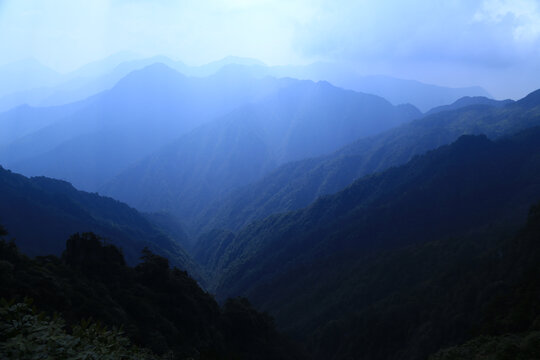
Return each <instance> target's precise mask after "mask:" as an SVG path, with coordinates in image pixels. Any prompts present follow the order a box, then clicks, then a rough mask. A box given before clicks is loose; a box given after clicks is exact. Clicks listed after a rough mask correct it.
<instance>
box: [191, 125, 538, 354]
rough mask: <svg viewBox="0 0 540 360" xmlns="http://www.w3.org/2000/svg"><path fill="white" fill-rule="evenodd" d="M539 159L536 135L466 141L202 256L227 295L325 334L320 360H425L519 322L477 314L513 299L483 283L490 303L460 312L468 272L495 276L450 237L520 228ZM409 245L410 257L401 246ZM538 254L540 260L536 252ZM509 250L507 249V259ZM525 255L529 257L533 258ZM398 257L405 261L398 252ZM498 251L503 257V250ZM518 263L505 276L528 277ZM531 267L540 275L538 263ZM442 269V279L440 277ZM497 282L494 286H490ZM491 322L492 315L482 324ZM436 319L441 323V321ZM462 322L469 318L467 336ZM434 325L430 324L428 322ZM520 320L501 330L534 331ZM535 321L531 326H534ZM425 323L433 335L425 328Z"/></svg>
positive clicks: (298, 330) (304, 330)
mask: <svg viewBox="0 0 540 360" xmlns="http://www.w3.org/2000/svg"><path fill="white" fill-rule="evenodd" d="M538 159H540V129H539V128H534V129H531V130H528V131H525V132H522V133H520V134H518V135H515V136H513V137H511V138H507V139H501V140H499V141H497V142H492V141H490V140H488V139H487V138H486V137H485V136H464V137H461V138H460V139H459V140H458V141H456V142H455V143H453V144H452V145H449V146H444V147H441V148H440V149H437V150H435V151H432V152H429V153H427V154H426V155H424V156H420V157H416V158H414V159H413V160H412V161H410V162H409V163H407V164H406V165H404V166H401V167H397V168H392V169H389V170H387V171H385V172H383V173H381V174H377V175H372V176H367V177H365V178H363V179H361V180H359V181H357V182H355V183H354V184H353V185H351V186H350V187H348V188H347V189H345V190H343V191H342V192H339V193H337V194H335V195H333V196H328V197H324V198H321V199H319V200H318V201H316V202H315V203H314V204H313V205H311V206H310V207H308V208H306V209H304V210H300V211H296V212H292V213H287V214H282V215H275V216H271V217H269V218H267V219H265V220H264V221H260V222H256V223H253V224H251V225H250V226H248V227H246V228H245V229H243V230H242V231H241V232H239V233H238V234H237V235H236V236H232V238H231V236H220V239H221V240H220V243H221V244H222V245H223V246H222V248H221V249H220V250H219V254H217V253H218V252H214V253H215V254H216V255H217V256H218V258H212V256H213V255H212V253H210V254H206V258H205V257H204V256H205V252H204V251H202V252H199V253H198V256H197V259H199V260H204V259H206V263H207V264H214V266H215V268H214V271H215V274H217V275H219V274H222V276H221V279H220V280H219V281H218V282H217V284H216V285H217V286H216V293H217V294H218V297H223V296H229V295H231V294H235V295H243V296H248V297H249V298H250V299H251V300H252V301H253V302H254V303H255V304H256V305H257V306H258V307H260V308H262V309H264V310H267V311H269V312H270V313H271V314H273V315H275V316H276V319H277V322H278V324H279V325H280V326H281V327H282V328H284V329H287V330H288V331H290V332H292V333H294V334H296V335H297V336H300V337H305V336H306V334H312V335H314V336H315V335H317V334H319V335H320V336H319V337H317V336H316V338H315V340H314V346H315V347H316V349H317V347H318V348H319V351H317V350H316V351H315V353H316V354H318V355H319V356H320V358H321V359H322V358H328V356H330V355H331V354H332V357H333V358H336V359H341V358H343V359H345V358H357V357H358V356H359V355H360V354H365V355H363V356H365V358H373V359H375V358H383V359H418V358H423V356H426V355H427V353H429V352H431V351H436V350H437V349H438V347H440V346H448V345H450V344H451V342H453V341H464V340H466V337H467V336H469V335H471V333H470V331H473V330H474V329H475V326H476V325H478V323H479V322H480V320H482V321H484V325H483V326H486V327H489V329H493V331H497V324H498V321H502V323H504V320H503V318H504V316H506V315H508V316H511V317H513V316H514V315H512V314H513V313H512V311H514V310H510V309H509V308H508V307H506V308H504V311H503V312H501V313H500V317H493V314H497V311H495V312H489V314H488V313H486V314H484V313H481V312H478V313H477V314H476V315H475V316H472V314H475V311H477V310H476V309H479V308H481V309H482V311H488V310H489V311H491V309H490V308H489V307H488V308H485V307H483V306H487V305H486V304H487V302H486V301H485V299H491V298H492V299H496V298H497V297H496V296H495V297H490V294H491V295H493V292H492V291H493V290H497V291H496V294H507V295H508V294H514V293H513V292H511V291H510V292H509V291H507V290H503V289H504V288H490V287H489V286H487V287H485V288H484V287H480V289H485V290H486V291H487V293H486V294H484V295H482V296H485V297H482V298H481V299H478V302H477V303H475V305H474V306H473V308H472V309H471V308H468V307H467V308H466V309H467V313H461V314H460V313H459V311H461V310H463V308H460V306H461V304H463V306H464V307H466V306H468V304H469V302H468V299H469V298H468V297H467V295H463V294H462V292H463V291H464V289H463V286H466V284H467V283H468V282H469V281H471V277H470V276H471V275H472V274H475V271H477V269H484V270H483V271H485V273H484V274H486V276H491V275H492V274H493V273H492V272H491V270H490V268H489V266H488V265H486V266H487V267H484V266H483V265H482V264H480V265H478V266H479V267H477V266H476V265H477V263H476V260H475V259H476V258H475V256H476V255H474V256H473V257H472V258H468V257H467V256H466V254H467V251H468V250H465V252H464V253H460V252H455V251H456V248H454V250H448V248H447V250H444V247H447V246H449V247H453V246H455V247H457V249H459V246H460V245H459V244H458V243H455V242H453V241H452V240H451V239H452V237H454V238H455V237H460V236H463V234H467V233H469V232H470V231H475V229H487V232H488V235H489V236H488V237H487V239H494V240H496V239H497V237H498V236H499V235H497V233H499V234H501V232H500V231H499V229H498V228H500V227H502V226H508V228H509V229H513V228H515V226H516V225H517V224H519V222H520V221H521V219H523V218H524V217H525V215H526V213H527V209H528V207H529V206H530V205H531V203H532V202H533V201H534V199H539V198H540V186H539V184H540V162H539V160H538ZM495 225H496V226H497V227H498V228H497V227H494V226H495ZM493 234H495V235H494V237H493ZM503 234H504V233H503ZM216 236H219V234H217V235H216ZM438 239H443V243H444V244H445V245H444V246H443V247H442V248H440V247H439V245H436V247H437V249H436V251H439V250H440V251H441V252H440V253H439V254H438V255H437V256H435V254H433V256H431V257H430V256H426V253H423V254H420V255H418V254H417V253H416V251H417V250H418V249H422V247H425V249H426V251H427V252H428V253H429V252H430V251H431V250H430V247H429V245H425V244H427V243H428V242H430V241H435V240H438ZM444 239H449V240H444ZM472 239H473V241H471V240H467V246H472V247H473V248H472V250H474V249H475V247H476V246H479V247H478V249H480V252H482V245H481V244H482V243H475V241H474V239H475V237H472ZM476 239H478V240H480V238H478V237H476ZM410 246H412V249H413V250H411V252H412V255H411V254H409V255H407V252H408V251H409V250H403V251H402V250H400V249H406V248H407V247H410ZM490 246H491V245H490ZM534 246H536V248H535V249H536V250H534V251H536V254H538V251H537V246H538V244H536V242H535V243H534ZM511 248H512V246H509V247H506V248H503V249H502V250H501V251H503V252H502V254H505V253H506V252H507V251H509V250H508V249H511ZM415 249H416V250H415ZM519 250H520V251H521V250H523V253H522V255H523V256H527V255H532V254H533V253H532V252H529V251H528V250H524V249H523V248H519ZM448 251H450V252H448ZM474 251H477V250H474ZM389 252H390V254H389ZM392 252H397V253H395V254H394V255H392V256H390V255H391V253H392ZM378 254H381V256H378ZM492 254H494V255H495V257H497V256H499V255H497V254H501V253H500V252H498V248H496V250H494V252H493V253H492ZM416 255H418V256H416ZM462 261H464V262H466V264H467V266H470V268H468V269H470V270H468V271H469V272H466V273H465V274H464V273H461V272H458V273H457V274H456V275H452V276H459V279H460V281H459V283H458V284H459V286H456V287H452V286H453V285H452V286H450V287H449V288H448V289H446V288H444V286H445V285H446V284H453V282H452V279H447V278H445V276H446V275H445V272H446V271H447V270H449V269H450V270H451V271H452V273H455V272H456V271H459V269H460V265H461V264H462ZM380 262H382V265H380V264H379V265H377V263H380ZM417 263H418V264H421V265H419V266H417V265H415V264H417ZM515 264H519V262H517V260H513V261H511V262H510V263H509V264H508V267H505V269H512V268H513V269H514V270H513V271H514V273H513V274H515V275H516V276H518V275H519V276H522V275H524V274H525V275H526V274H528V271H523V273H522V272H521V270H522V269H523V267H519V269H520V272H517V269H518V268H516V267H515ZM526 264H528V265H527V266H531V267H534V266H536V270H535V271H537V270H538V266H537V264H538V263H537V262H535V261H532V260H528V261H527V263H526ZM373 266H376V267H375V268H373ZM523 266H525V263H524V264H523ZM440 268H442V270H441V271H442V272H437V271H438V270H437V269H440ZM486 269H487V270H486ZM496 274H502V275H501V276H505V275H504V274H506V273H505V270H502V271H501V272H500V273H496ZM432 275H433V276H434V278H435V279H438V280H436V281H443V280H444V279H446V280H444V281H445V282H444V283H439V282H438V283H437V284H436V285H435V286H436V287H434V288H431V287H429V284H428V285H426V283H425V281H428V280H429V279H426V277H430V276H432ZM508 276H509V278H507V280H508V281H511V282H512V284H513V285H512V286H520V283H519V281H517V282H516V279H514V278H513V275H508ZM527 276H528V275H527ZM528 279H534V277H532V278H528ZM411 281H412V283H411ZM497 281H498V280H497V278H495V279H493V278H490V284H491V283H497ZM475 284H476V283H475ZM480 284H482V282H481V281H480ZM426 286H427V287H426ZM475 286H476V285H475ZM482 286H483V285H482ZM490 286H491V285H490ZM441 287H442V288H441ZM475 288H476V287H473V289H475ZM411 289H412V290H411ZM490 289H491V290H490ZM536 289H537V288H536ZM410 291H412V292H410ZM441 291H442V294H445V293H446V291H449V293H450V294H452V296H450V297H449V298H448V299H447V300H441V301H446V302H445V303H443V304H441V306H438V305H437V304H440V302H438V301H437V300H433V301H432V300H431V299H441V297H442V298H444V295H441ZM452 299H453V300H452ZM483 299H484V300H483ZM524 299H525V298H524ZM512 301H514V300H512ZM515 301H516V302H513V304H518V303H519V301H518V300H515ZM501 304H506V303H505V302H504V301H503V302H502V303H501ZM531 304H534V302H533V303H531ZM495 305H496V304H494V306H495ZM498 306H500V305H498ZM516 306H517V305H516ZM452 307H454V308H453V309H454V310H453V312H452V311H450V312H448V313H447V312H446V310H445V309H448V308H452ZM422 309H424V310H422ZM458 309H459V311H458ZM456 311H457V313H456ZM531 311H534V308H533V309H531ZM354 314H357V315H354ZM483 315H485V316H488V315H489V316H488V317H487V318H485V319H482V318H481V316H483ZM439 316H440V317H442V320H440V321H439V320H435V319H439V318H438V317H439ZM456 316H463V317H462V318H461V319H463V318H464V319H468V320H467V324H466V325H467V326H466V327H465V328H464V330H460V324H461V322H460V321H459V319H457V318H456ZM468 316H470V318H468ZM476 316H480V319H479V318H478V317H476ZM346 319H350V321H349V320H346ZM430 319H431V321H432V322H433V323H429V324H427V325H424V323H425V322H427V321H430ZM445 319H448V321H450V323H449V324H446V323H445ZM513 319H514V320H513V321H515V323H514V325H512V326H514V327H512V326H510V325H509V323H506V325H505V326H508V327H506V328H505V329H506V330H502V331H518V332H519V331H524V330H527V329H524V328H523V327H524V326H525V325H523V324H521V325H519V324H520V323H519V319H521V317H518V318H513ZM533 319H534V317H533V318H532V319H529V320H531V321H529V320H527V322H526V324H529V325H531V324H533V323H534V320H533ZM477 320H478V322H477ZM493 321H494V322H493ZM502 323H501V324H502ZM396 324H402V326H396ZM447 325H448V327H447ZM423 326H427V327H428V328H427V329H426V330H425V331H422V329H423ZM519 326H522V327H521V330H520V329H519ZM437 327H440V331H439V330H437V329H438V328H437ZM347 329H348V330H347ZM501 329H503V327H501ZM452 331H456V332H455V333H452ZM338 334H341V335H339V336H338ZM448 334H453V335H448ZM409 341H411V343H408V345H409V346H407V342H409ZM423 341H425V343H423ZM355 344H357V345H355ZM404 344H405V345H404ZM325 346H327V347H326V348H325ZM416 350H418V351H420V353H417V352H415V351H416ZM383 354H384V356H383ZM420 355H422V356H420Z"/></svg>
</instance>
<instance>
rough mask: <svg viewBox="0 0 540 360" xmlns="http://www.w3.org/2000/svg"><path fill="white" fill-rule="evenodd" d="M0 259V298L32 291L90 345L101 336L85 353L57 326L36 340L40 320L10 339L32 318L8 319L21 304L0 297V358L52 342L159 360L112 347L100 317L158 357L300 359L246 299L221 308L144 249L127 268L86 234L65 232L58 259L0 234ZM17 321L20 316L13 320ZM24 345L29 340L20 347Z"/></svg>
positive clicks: (108, 247)
mask: <svg viewBox="0 0 540 360" xmlns="http://www.w3.org/2000/svg"><path fill="white" fill-rule="evenodd" d="M0 262H1V264H2V270H3V272H2V277H1V278H0V292H1V294H2V296H5V297H8V298H9V299H14V300H17V301H21V300H23V298H26V297H30V298H32V299H34V300H35V303H34V304H35V305H37V306H38V308H39V309H40V310H45V311H47V313H48V314H52V313H53V312H54V313H59V314H62V315H63V317H64V318H65V319H66V321H67V325H68V327H69V328H71V329H72V330H73V335H74V336H77V335H80V334H81V333H83V334H84V332H82V331H77V329H76V326H77V325H80V326H81V327H82V329H83V330H88V332H89V333H90V334H92V335H94V336H95V337H96V341H93V342H91V344H92V345H100V344H102V343H103V342H104V343H105V344H103V345H104V346H106V348H105V349H103V350H102V351H103V353H101V352H100V353H99V354H96V353H89V350H90V349H91V348H90V347H89V346H86V347H84V346H77V345H79V343H78V342H77V341H76V339H69V340H71V341H67V342H65V343H63V342H62V340H63V339H62V337H61V336H59V335H60V334H59V332H58V331H56V332H52V331H51V332H50V333H49V337H47V338H45V339H40V337H41V336H42V335H44V334H43V331H44V328H45V329H46V326H47V324H43V323H42V324H41V325H42V326H39V327H37V326H36V327H35V328H34V329H32V330H34V331H32V333H31V334H28V332H26V333H25V332H22V333H20V334H19V336H18V339H17V338H16V339H13V338H14V337H16V335H17V332H16V331H14V330H18V329H17V328H20V327H22V326H24V325H26V326H29V325H30V324H32V323H33V321H32V320H31V317H30V316H28V315H29V314H27V313H22V314H19V316H18V317H15V318H14V319H13V320H14V321H9V320H10V317H11V316H12V315H13V314H12V313H13V312H14V311H16V310H18V309H20V308H19V306H17V305H14V306H6V305H5V301H4V300H3V301H2V304H1V305H0V307H1V311H2V317H1V318H0V325H1V328H2V332H1V336H2V341H3V343H2V345H3V346H2V347H0V356H1V355H4V354H6V352H7V353H8V354H9V350H16V349H17V341H18V345H19V346H18V350H19V352H18V354H19V355H18V356H17V352H15V354H13V353H12V354H9V355H11V356H8V357H7V358H29V356H30V355H29V353H31V354H32V355H36V356H37V357H43V355H44V353H46V350H48V349H55V348H57V349H58V350H57V351H58V353H61V354H62V355H65V353H66V351H65V348H68V349H69V348H70V347H75V348H78V350H79V351H77V352H74V353H73V352H72V353H68V354H69V357H67V356H61V355H60V354H57V356H54V355H53V356H52V357H53V358H73V356H75V355H76V356H84V357H87V358H100V359H104V358H109V359H120V358H122V359H124V358H125V359H128V358H129V359H150V358H152V359H154V358H156V359H157V358H158V357H157V356H156V357H148V356H133V355H132V356H127V357H120V356H119V355H118V353H117V352H118V350H119V348H120V346H119V344H118V343H117V339H116V338H114V337H113V334H111V333H110V332H104V331H102V327H101V326H98V327H97V328H95V327H94V328H93V327H92V326H94V325H91V324H92V323H93V322H97V321H99V322H101V324H106V325H108V326H109V327H114V328H115V329H118V328H121V329H122V331H123V333H124V334H125V335H127V336H129V338H130V339H131V340H132V341H133V342H134V343H136V344H137V345H139V346H144V347H147V348H150V349H151V350H152V351H153V352H154V353H156V354H158V355H160V356H159V358H160V359H163V358H168V359H190V358H191V359H201V360H203V359H208V360H210V359H216V360H217V359H223V360H225V359H246V360H248V359H298V358H300V356H298V354H297V353H296V350H295V348H294V346H292V345H291V344H290V343H289V342H288V341H287V340H286V339H285V338H284V337H283V336H281V335H280V334H278V333H277V332H276V331H275V329H274V325H273V323H272V319H271V318H270V317H269V316H268V315H266V314H262V313H258V312H257V311H255V310H254V309H253V308H252V307H251V306H250V304H249V303H248V302H247V300H245V299H229V300H228V301H227V302H226V303H225V304H224V306H222V307H221V308H220V307H219V306H218V304H217V303H216V301H215V300H214V299H213V297H212V296H211V295H209V294H208V293H206V292H204V291H203V290H202V289H201V288H200V287H199V286H198V285H197V283H196V282H195V281H194V280H193V279H192V278H191V277H190V276H189V275H188V274H187V273H185V272H183V271H180V270H178V269H177V268H173V269H170V268H169V263H168V261H167V259H165V258H162V257H160V256H157V255H155V254H153V253H152V252H149V251H146V250H145V251H143V262H142V263H140V264H139V265H137V266H136V267H135V268H131V267H127V266H126V264H125V261H124V258H123V257H122V254H121V252H120V251H119V250H118V249H117V248H116V247H114V246H111V245H106V244H103V243H102V241H101V240H100V239H99V238H98V237H96V236H95V235H94V234H91V233H90V234H84V235H82V236H81V235H75V236H72V237H70V238H69V240H68V241H67V244H66V249H65V251H64V252H63V253H62V256H61V258H57V257H56V256H47V257H39V258H36V259H29V258H27V257H25V256H22V255H21V254H20V253H18V251H17V248H16V247H15V246H14V245H13V244H10V243H6V242H5V241H4V240H1V239H0ZM36 315H37V314H36ZM39 318H40V319H41V320H43V318H44V317H43V316H40V317H39ZM55 318H56V317H55ZM21 319H24V321H17V320H21ZM87 319H88V320H87ZM81 320H82V322H81ZM23 324H24V325H23ZM74 328H75V329H74ZM79 330H80V329H79ZM25 335H26V336H25ZM96 335H97V336H96ZM7 339H10V340H11V343H10V344H9V345H10V347H8V346H4V345H7V343H4V341H6V340H7ZM23 339H24V340H26V341H24V340H23ZM40 341H43V342H44V343H45V344H47V345H48V346H42V348H41V351H40V348H39V347H38V346H36V345H37V343H38V342H40ZM21 343H25V344H27V345H30V346H27V348H25V347H21ZM31 345H33V346H31ZM123 345H125V344H123ZM107 347H108V351H107ZM13 348H15V349H13ZM62 350H64V352H62ZM21 352H22V353H23V355H21ZM87 354H88V355H87Z"/></svg>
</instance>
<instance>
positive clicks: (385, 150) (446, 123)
mask: <svg viewBox="0 0 540 360" xmlns="http://www.w3.org/2000/svg"><path fill="white" fill-rule="evenodd" d="M539 116H540V91H536V92H533V93H531V94H530V95H528V96H527V97H525V98H524V99H522V100H520V101H517V102H516V103H508V104H507V105H503V104H498V105H497V106H493V105H473V106H466V107H464V108H460V109H458V110H454V111H444V112H440V113H436V114H433V115H430V116H426V117H424V118H422V119H419V120H415V121H412V122H411V123H408V124H405V125H403V126H400V127H397V128H394V129H391V130H389V131H386V132H384V133H382V134H380V135H376V136H372V137H369V138H365V139H359V140H358V141H356V142H354V143H352V144H350V145H348V146H345V147H344V148H342V149H340V150H338V151H336V152H335V153H333V154H331V155H328V156H323V157H318V158H312V159H306V160H302V161H297V162H292V163H288V164H285V165H283V166H281V167H279V168H278V169H276V170H275V171H273V172H272V173H270V174H268V175H267V176H265V177H264V178H262V179H261V180H259V181H256V182H254V183H252V184H249V185H248V186H246V187H244V188H242V189H240V190H238V191H236V192H234V193H231V194H230V195H228V196H227V197H226V198H225V199H219V200H217V201H215V202H214V203H213V204H212V205H210V206H208V208H207V209H206V210H205V211H204V212H203V213H202V214H201V216H199V218H198V226H197V229H198V230H199V232H205V231H210V230H211V229H213V228H221V229H229V230H238V229H240V228H241V227H243V226H245V225H247V224H249V223H250V222H251V221H254V220H260V219H263V218H265V217H266V216H268V215H270V214H273V213H278V212H284V211H290V210H296V209H299V208H302V207H305V206H308V205H309V204H310V203H312V202H313V201H315V199H317V197H319V196H323V195H328V194H332V193H335V192H337V191H339V190H342V189H343V188H345V187H346V186H348V185H349V184H351V183H352V182H353V181H354V180H356V179H358V178H360V177H362V176H364V175H367V174H371V173H374V172H380V171H383V170H386V169H388V168H389V167H392V166H397V165H401V164H404V163H406V162H407V161H409V160H410V159H412V158H413V157H414V156H416V155H421V154H423V153H424V152H426V151H428V150H433V149H436V148H437V147H439V146H442V145H446V144H449V143H451V142H453V141H455V140H456V139H457V138H458V137H460V136H461V135H466V134H485V135H487V136H488V137H489V138H491V139H496V138H499V137H501V136H505V135H510V134H513V133H516V132H518V131H520V130H524V129H526V128H529V127H532V126H538V125H540V120H539Z"/></svg>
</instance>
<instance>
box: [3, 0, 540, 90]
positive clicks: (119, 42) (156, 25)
mask: <svg viewBox="0 0 540 360" xmlns="http://www.w3.org/2000/svg"><path fill="white" fill-rule="evenodd" d="M119 51H130V52H134V53H137V54H140V55H141V56H152V55H167V56H169V57H171V58H174V59H177V60H182V61H184V62H185V63H187V64H194V65H195V64H201V63H206V62H209V61H213V60H217V59H219V58H222V57H225V56H228V55H235V56H244V57H252V58H256V59H259V60H262V61H264V62H265V63H267V64H270V65H286V64H306V63H310V62H313V61H331V62H337V63H345V64H348V65H350V66H353V67H354V68H356V69H357V70H358V72H360V73H362V74H387V75H393V76H398V77H402V78H410V79H417V80H420V81H424V82H429V83H436V84H440V85H447V86H469V85H480V86H483V87H485V88H486V89H487V90H488V91H490V92H491V93H492V94H493V95H495V96H496V97H520V96H522V95H525V94H526V93H527V92H529V91H531V90H534V89H537V88H540V0H375V1H367V0H356V1H353V0H310V1H308V0H0V64H3V63H8V62H11V61H15V60H19V59H24V58H29V57H32V58H35V59H37V60H39V61H40V62H42V63H43V64H45V65H47V66H49V67H51V68H53V69H55V70H58V71H61V72H66V71H70V70H73V69H75V68H77V67H79V66H81V65H84V64H86V63H88V62H91V61H94V60H98V59H100V58H103V57H106V56H108V55H111V54H114V53H117V52H119Z"/></svg>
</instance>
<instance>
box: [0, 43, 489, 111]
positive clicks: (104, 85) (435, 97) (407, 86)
mask: <svg viewBox="0 0 540 360" xmlns="http://www.w3.org/2000/svg"><path fill="white" fill-rule="evenodd" d="M156 62H161V63H164V64H166V65H167V66H169V67H171V68H173V69H175V70H177V71H179V72H181V73H183V74H185V75H187V76H197V77H206V76H211V75H213V74H215V73H216V72H218V71H219V70H220V69H221V68H223V67H225V66H228V65H237V66H242V67H245V68H246V70H245V71H249V72H251V73H252V75H254V76H255V75H256V76H259V77H263V76H274V77H278V78H281V77H293V78H298V79H303V80H312V81H329V82H331V83H332V84H334V85H335V86H338V87H343V88H346V89H351V90H355V91H360V92H365V93H369V94H374V95H378V96H381V97H383V98H385V99H387V100H389V101H390V102H391V103H392V104H394V105H399V104H406V103H410V104H413V105H414V106H416V107H418V108H419V109H420V110H421V111H423V112H426V111H428V110H429V109H431V108H434V107H436V106H440V105H446V104H450V103H452V102H454V101H456V100H457V99H459V98H461V97H463V96H485V97H490V95H489V94H488V93H487V92H486V91H485V90H484V89H482V88H480V87H477V86H476V87H474V86H473V87H465V88H449V87H443V86H437V85H431V84H424V83H421V82H418V81H414V80H404V79H398V78H394V77H390V76H384V75H369V76H366V75H361V74H359V73H358V70H357V69H354V68H350V67H348V66H344V65H342V64H331V63H313V64H310V65H304V66H267V65H265V64H264V63H262V62H261V61H259V60H255V59H250V58H243V57H236V56H228V57H225V58H223V59H221V60H218V61H213V62H210V63H208V64H204V65H200V66H188V65H186V64H184V63H182V62H181V61H175V60H172V59H170V58H168V57H166V56H153V57H150V58H141V57H140V56H137V55H135V54H129V53H119V54H115V55H112V56H110V57H107V58H105V59H102V60H99V61H96V62H93V63H90V64H87V65H85V66H83V67H82V68H80V69H78V70H76V71H74V72H72V73H69V74H66V75H63V76H61V77H60V78H59V80H57V81H56V84H57V85H55V86H50V87H44V86H45V85H46V84H47V82H41V83H38V85H39V84H41V86H37V88H36V86H34V87H32V86H30V87H27V88H22V90H20V91H7V92H6V94H5V95H4V96H0V111H3V110H8V109H10V108H13V107H16V106H19V105H22V104H28V105H32V106H53V105H63V104H67V103H69V102H74V101H79V100H83V99H85V98H87V97H89V96H92V95H95V94H97V93H99V92H101V91H104V90H108V89H110V88H112V87H113V86H114V85H115V84H116V83H117V82H118V81H119V80H120V79H121V78H122V77H124V76H126V75H127V74H128V73H130V72H132V71H135V70H140V69H142V68H144V67H146V66H149V65H151V64H153V63H156ZM1 71H2V67H0V74H1ZM0 78H1V76H0ZM15 89H16V88H14V90H15Z"/></svg>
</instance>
